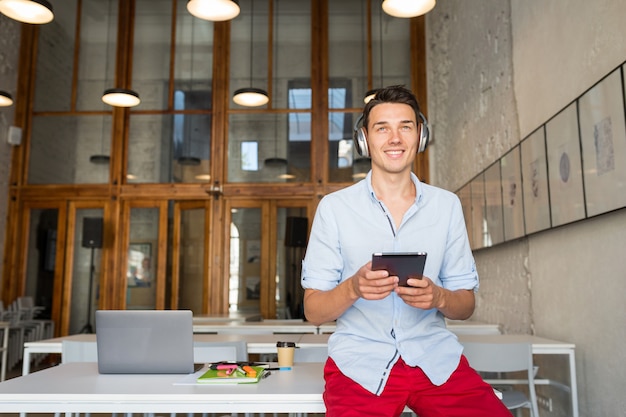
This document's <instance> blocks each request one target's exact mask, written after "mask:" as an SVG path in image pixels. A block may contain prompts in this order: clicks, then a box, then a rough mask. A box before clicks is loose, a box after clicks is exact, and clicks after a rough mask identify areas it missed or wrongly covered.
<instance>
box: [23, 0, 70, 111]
mask: <svg viewBox="0 0 626 417" xmlns="http://www.w3.org/2000/svg"><path fill="white" fill-rule="evenodd" d="M75 26H76V0H67V1H64V2H63V7H57V8H55V10H54V20H53V21H52V22H50V23H47V24H45V25H38V30H39V41H38V44H37V64H36V68H37V71H36V72H35V103H34V111H69V110H71V103H72V74H73V73H74V71H73V67H74V34H75V32H74V27H75ZM16 47H17V46H16Z"/></svg>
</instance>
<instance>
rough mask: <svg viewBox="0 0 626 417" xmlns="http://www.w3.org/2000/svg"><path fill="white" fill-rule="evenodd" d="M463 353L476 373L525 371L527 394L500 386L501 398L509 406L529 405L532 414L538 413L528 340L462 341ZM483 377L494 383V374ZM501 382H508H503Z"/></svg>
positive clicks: (496, 384) (520, 406)
mask: <svg viewBox="0 0 626 417" xmlns="http://www.w3.org/2000/svg"><path fill="white" fill-rule="evenodd" d="M463 354H464V355H465V357H466V358H467V360H468V362H469V364H470V366H471V367H472V368H474V369H475V370H476V371H478V372H480V373H495V374H496V375H499V374H500V373H507V372H518V371H525V372H526V377H525V378H526V381H527V384H528V392H529V394H530V398H528V396H526V394H525V393H523V392H522V391H519V390H515V389H512V388H507V389H501V391H502V402H503V403H504V405H506V407H507V408H508V409H509V410H518V409H520V408H529V409H530V411H531V415H532V417H539V411H538V407H537V394H536V392H535V375H534V369H533V368H534V367H533V354H532V347H531V345H530V343H480V342H463ZM490 376H491V375H490ZM498 378H499V377H498ZM485 381H486V382H488V383H490V384H491V385H493V386H496V387H497V386H498V379H497V378H495V379H485ZM502 382H504V381H502ZM502 382H501V383H502ZM504 384H505V385H508V383H506V382H504Z"/></svg>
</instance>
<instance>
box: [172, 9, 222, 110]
mask: <svg viewBox="0 0 626 417" xmlns="http://www.w3.org/2000/svg"><path fill="white" fill-rule="evenodd" d="M186 5H187V2H185V1H179V2H178V3H177V7H178V11H177V16H176V52H175V56H174V59H175V63H174V90H175V92H178V91H182V92H185V93H186V94H185V96H186V100H185V101H184V106H180V104H181V102H180V100H177V98H176V97H174V108H175V109H176V110H184V109H187V110H191V109H193V110H196V109H210V108H211V82H212V75H213V22H209V21H208V20H203V19H198V18H197V17H194V16H192V15H191V14H190V13H189V12H188V11H187V8H186Z"/></svg>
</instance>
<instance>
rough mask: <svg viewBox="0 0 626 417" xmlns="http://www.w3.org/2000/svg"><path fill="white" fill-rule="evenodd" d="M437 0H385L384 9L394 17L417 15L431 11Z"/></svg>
mask: <svg viewBox="0 0 626 417" xmlns="http://www.w3.org/2000/svg"><path fill="white" fill-rule="evenodd" d="M435 3H436V0H384V1H383V5H382V7H383V10H384V11H385V13H387V14H388V15H390V16H393V17H404V18H408V17H417V16H421V15H423V14H426V13H428V12H430V11H431V10H432V9H433V7H435Z"/></svg>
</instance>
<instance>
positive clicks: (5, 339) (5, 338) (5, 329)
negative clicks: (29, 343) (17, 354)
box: [0, 321, 11, 382]
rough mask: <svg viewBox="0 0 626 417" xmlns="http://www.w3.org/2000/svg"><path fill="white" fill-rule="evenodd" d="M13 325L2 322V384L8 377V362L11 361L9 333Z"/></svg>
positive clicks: (0, 328) (0, 325) (0, 373)
mask: <svg viewBox="0 0 626 417" xmlns="http://www.w3.org/2000/svg"><path fill="white" fill-rule="evenodd" d="M10 329H11V324H10V323H9V322H8V321H0V331H2V346H0V352H2V355H1V357H2V370H0V382H2V381H4V380H5V379H6V377H7V361H8V359H9V357H8V354H9V331H10Z"/></svg>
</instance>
